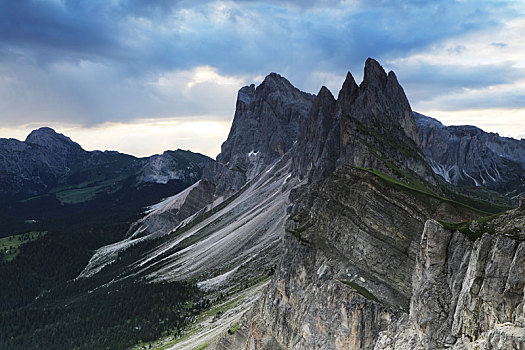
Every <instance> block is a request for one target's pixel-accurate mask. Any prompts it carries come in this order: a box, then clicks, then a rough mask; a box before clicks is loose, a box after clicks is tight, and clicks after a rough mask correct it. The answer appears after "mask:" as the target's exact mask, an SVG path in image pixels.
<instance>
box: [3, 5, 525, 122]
mask: <svg viewBox="0 0 525 350" xmlns="http://www.w3.org/2000/svg"><path fill="white" fill-rule="evenodd" d="M512 16H515V14H514V13H513V10H512V8H510V7H508V4H507V3H506V2H505V1H499V2H493V1H430V0H429V1H418V0H412V1H406V0H405V1H379V0H378V1H364V0H363V1H335V0H334V1H322V0H318V1H313V0H312V1H309V0H308V1H299V0H296V1H292V0H289V1H277V0H273V1H272V0H266V1H251V0H244V1H229V2H218V1H188V0H180V1H168V0H154V1H148V0H121V1H109V0H89V1H86V0H84V1H79V0H49V1H38V0H17V1H9V0H0V56H1V57H0V78H2V79H1V80H0V94H2V95H1V96H2V99H3V102H2V101H0V120H5V119H6V118H11V116H13V115H15V116H17V117H19V118H21V120H22V119H23V120H26V121H27V120H30V119H31V118H34V116H38V115H40V116H42V115H43V116H45V117H46V118H55V119H57V120H71V121H75V120H76V121H80V122H82V123H88V122H89V123H98V122H103V121H106V120H125V119H127V118H128V119H129V118H137V117H144V116H146V117H153V116H154V115H168V114H170V115H188V114H190V115H198V114H201V113H204V114H205V113H209V112H210V111H212V110H220V111H221V113H226V111H227V110H228V109H227V108H226V107H225V106H226V104H228V105H233V104H234V101H223V102H220V101H215V100H214V102H213V103H215V104H216V105H212V106H209V108H208V109H203V108H197V107H195V106H200V105H202V103H199V102H200V101H199V98H200V96H196V95H195V96H194V95H192V96H189V97H188V96H185V95H183V94H179V95H177V94H174V95H173V97H172V99H173V101H172V103H166V101H161V102H158V101H159V98H160V97H159V95H158V93H157V91H155V90H154V89H153V88H152V86H154V84H153V85H152V84H151V82H152V81H155V80H156V79H158V78H159V77H162V76H163V75H165V74H168V73H169V72H173V71H180V70H190V71H191V70H192V69H194V68H195V67H198V66H211V67H214V68H216V69H217V72H218V74H222V75H235V76H246V77H253V76H256V75H264V74H266V73H268V72H270V71H277V72H280V73H282V74H284V75H286V76H288V77H289V78H290V80H291V81H293V82H294V83H296V84H298V85H299V87H302V85H303V84H305V82H306V81H309V79H310V78H309V74H310V73H311V72H313V71H322V72H338V73H339V72H341V74H342V76H344V72H345V71H346V70H351V71H352V72H354V73H355V72H358V73H357V75H359V72H361V71H362V65H363V62H364V61H365V59H366V58H367V57H375V58H377V59H379V60H387V59H388V60H392V59H395V58H399V57H406V56H407V55H409V54H411V53H413V52H417V51H421V50H425V49H426V48H427V47H429V46H430V45H432V44H434V43H436V42H439V41H440V40H444V39H447V38H452V37H454V36H457V35H462V34H465V33H469V32H474V31H476V30H480V29H484V28H490V27H494V28H497V27H498V26H499V25H501V23H502V22H504V21H505V20H507V19H508V18H511V17H512ZM493 44H497V45H499V44H501V43H493ZM457 50H458V52H460V51H461V48H460V47H458V48H457ZM428 68H429V67H427V68H424V67H422V68H420V69H419V70H418V69H417V67H416V69H414V70H413V71H412V72H410V71H408V76H407V77H404V78H402V79H401V80H403V79H405V80H407V81H408V80H411V79H412V80H414V82H413V86H416V85H417V84H418V81H417V80H418V78H417V77H416V73H418V74H421V73H425V72H426V70H428ZM430 68H435V67H430ZM410 74H412V75H410ZM509 74H510V73H509ZM509 74H506V72H502V70H501V69H496V70H490V69H487V70H483V74H482V75H481V74H476V72H474V71H472V72H468V69H467V71H465V69H464V67H461V66H457V67H449V70H447V71H443V70H440V69H439V68H436V69H431V71H430V72H429V73H428V74H422V76H421V79H426V81H428V82H432V83H436V84H438V85H439V82H440V81H447V82H449V83H451V84H452V86H453V87H456V86H457V87H458V88H460V87H475V86H482V85H483V84H488V83H489V84H501V83H505V82H507V81H508V79H510V78H511V77H512V76H511V75H509ZM520 74H521V73H520ZM310 80H311V79H310ZM423 85H425V83H423ZM315 90H316V89H315ZM195 91H197V90H195ZM195 91H194V93H195ZM199 91H200V90H199ZM211 91H215V92H216V93H217V94H220V95H221V94H222V93H224V92H220V91H223V90H220V88H219V87H217V86H215V85H214V87H213V90H211ZM421 91H423V90H421ZM421 91H420V92H421ZM428 91H430V88H429V89H428ZM200 92H202V91H200ZM226 95H227V94H226ZM226 95H225V96H226ZM221 96H222V95H221ZM228 96H229V95H228ZM420 97H421V98H423V99H424V98H425V96H420ZM420 97H418V98H420ZM21 101H30V103H26V104H24V107H23V108H22V109H21V108H20V102H21ZM185 101H190V102H188V103H185ZM57 106H58V107H57ZM60 106H62V107H60ZM170 111H171V112H170ZM11 120H12V118H11Z"/></svg>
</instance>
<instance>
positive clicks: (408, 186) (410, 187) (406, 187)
mask: <svg viewBox="0 0 525 350" xmlns="http://www.w3.org/2000/svg"><path fill="white" fill-rule="evenodd" d="M354 168H356V169H359V170H364V171H366V172H369V173H371V174H374V175H376V176H377V177H379V178H381V179H382V180H384V181H385V182H386V183H387V184H390V185H391V186H393V187H394V188H396V189H398V190H401V191H403V192H405V193H408V194H411V195H415V196H418V195H419V199H422V197H420V195H423V196H427V197H431V198H435V199H438V200H440V201H444V202H448V203H451V204H453V205H455V206H460V207H463V208H465V209H469V210H472V211H474V212H476V213H478V214H482V215H491V214H492V213H490V212H486V211H483V210H480V209H477V208H474V207H471V206H469V205H467V204H464V203H461V202H458V201H455V200H452V199H449V198H445V197H442V196H440V195H438V194H436V193H435V192H433V191H432V190H430V189H429V188H428V187H426V186H425V185H423V184H422V183H420V182H417V181H415V180H412V181H411V182H409V183H404V182H402V181H400V180H397V179H395V178H393V177H391V176H389V175H387V174H385V173H383V172H381V171H379V170H376V169H367V168H361V167H356V166H354Z"/></svg>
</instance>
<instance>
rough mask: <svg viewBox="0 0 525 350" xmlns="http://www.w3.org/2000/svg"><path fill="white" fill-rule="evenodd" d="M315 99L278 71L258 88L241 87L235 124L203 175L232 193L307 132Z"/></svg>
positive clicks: (219, 190) (221, 190)
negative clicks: (309, 115) (306, 127)
mask: <svg viewBox="0 0 525 350" xmlns="http://www.w3.org/2000/svg"><path fill="white" fill-rule="evenodd" d="M313 99H314V96H313V95H310V94H307V93H305V92H302V91H300V90H299V89H297V88H295V87H294V86H293V85H292V84H290V82H289V81H288V80H286V79H285V78H283V77H282V76H280V75H279V74H276V73H271V74H269V75H268V76H267V77H266V78H265V79H264V81H263V82H262V83H261V84H260V85H259V86H257V88H255V86H254V85H253V84H252V85H250V86H245V87H243V88H241V89H240V90H239V93H238V97H237V104H236V110H235V116H234V119H233V124H232V127H231V130H230V133H229V135H228V139H227V140H226V141H225V142H224V143H223V145H222V147H221V153H220V154H219V155H218V156H217V160H216V162H215V163H214V164H213V165H212V166H210V167H208V168H207V169H206V171H205V175H204V178H205V179H206V180H207V181H209V182H211V183H213V184H215V186H216V187H217V190H218V193H220V194H221V195H222V194H225V193H227V194H232V193H233V192H235V191H238V190H239V189H240V188H241V187H242V186H244V185H245V184H246V182H248V181H249V180H251V179H253V178H254V177H255V176H256V175H257V174H258V173H259V172H260V171H261V170H262V169H263V168H265V167H266V166H268V165H269V164H271V163H272V162H273V161H275V160H276V159H277V158H279V157H281V156H283V155H284V154H285V153H286V152H288V151H289V150H290V149H291V148H292V146H293V145H294V144H295V143H296V141H297V140H298V138H299V136H300V135H301V134H304V130H301V128H304V126H305V125H306V122H307V117H308V113H309V110H310V107H311V105H312V101H313Z"/></svg>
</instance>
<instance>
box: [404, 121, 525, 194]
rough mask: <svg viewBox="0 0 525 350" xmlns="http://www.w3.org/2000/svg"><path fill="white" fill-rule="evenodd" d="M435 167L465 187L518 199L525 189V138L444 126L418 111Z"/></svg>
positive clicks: (422, 132)
mask: <svg viewBox="0 0 525 350" xmlns="http://www.w3.org/2000/svg"><path fill="white" fill-rule="evenodd" d="M414 117H415V120H416V124H417V126H418V128H419V130H420V134H421V144H422V146H423V150H424V152H425V155H426V156H427V158H428V160H429V163H430V166H431V167H432V170H433V171H434V172H435V173H436V174H438V175H440V176H441V177H442V178H443V179H444V180H445V181H447V182H448V183H451V184H454V185H460V186H461V187H471V188H477V189H478V190H482V189H483V190H492V191H495V192H498V193H500V194H502V195H505V196H507V197H509V198H513V199H514V200H515V202H516V203H517V199H518V198H519V196H520V195H521V194H523V193H525V177H524V176H523V174H525V140H523V139H522V140H515V139H512V138H508V137H501V136H499V135H498V134H495V133H488V132H484V131H483V130H481V129H479V128H477V127H475V126H470V125H465V126H444V125H443V124H441V123H440V122H439V121H437V120H436V119H433V118H430V117H427V116H424V115H422V114H419V113H414Z"/></svg>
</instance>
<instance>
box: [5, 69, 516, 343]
mask: <svg viewBox="0 0 525 350" xmlns="http://www.w3.org/2000/svg"><path fill="white" fill-rule="evenodd" d="M0 156H1V157H0V193H1V198H2V199H1V202H0V206H1V211H0V218H1V219H2V223H3V225H2V226H1V227H0V236H1V237H2V238H0V251H1V252H2V256H1V257H2V260H3V262H2V263H1V265H0V280H1V281H2V283H1V286H2V287H1V298H0V300H1V302H0V348H1V349H189V350H191V349H221V350H222V349H234V350H237V349H254V350H255V349H257V350H260V349H268V350H269V349H272V350H288V349H290V350H291V349H293V350H300V349H375V350H386V349H391V350H393V349H396V350H399V349H445V348H446V349H454V350H471V349H472V350H473V349H516V350H518V349H520V350H521V349H525V294H524V289H525V199H524V198H525V197H523V195H525V140H523V139H522V140H515V139H511V138H506V137H500V136H499V135H497V134H494V133H487V132H484V131H483V130H481V129H479V128H476V127H474V126H444V125H443V124H441V123H440V122H439V121H437V120H436V119H433V118H430V117H427V116H424V115H422V114H419V113H415V112H413V111H412V109H411V107H410V104H409V101H408V99H407V97H406V96H405V93H404V90H403V88H402V87H401V85H400V84H399V83H398V80H397V77H396V75H395V74H394V72H388V73H387V72H385V70H384V69H383V68H382V67H381V65H380V64H379V63H378V62H377V61H375V60H374V59H368V60H367V61H366V63H365V68H364V78H363V81H362V82H361V83H360V84H359V85H358V84H357V83H356V82H355V81H354V78H353V76H352V75H351V74H350V73H348V74H347V76H346V79H345V81H344V83H343V85H342V87H341V90H340V91H339V93H338V95H337V96H334V95H333V94H332V93H331V92H330V91H329V90H328V89H327V88H326V87H322V88H321V89H320V90H319V92H318V93H317V95H312V94H308V93H305V92H302V91H300V90H298V89H297V88H295V87H294V86H293V85H292V84H291V83H290V82H289V81H288V80H286V79H285V78H284V77H282V76H280V75H278V74H275V73H271V74H269V75H268V76H267V77H266V78H265V79H264V81H263V82H262V83H261V84H260V85H259V86H257V87H256V86H254V85H251V86H245V87H243V88H241V89H240V90H239V92H238V98H237V102H236V111H235V116H234V120H233V124H232V127H231V130H230V133H229V135H228V138H227V140H226V141H225V142H224V143H223V145H222V149H221V153H220V154H219V155H218V156H217V159H216V160H215V161H213V160H211V159H209V158H207V157H205V156H203V155H200V154H196V153H192V152H189V151H181V150H177V151H167V152H164V153H163V154H162V155H155V156H152V157H149V158H135V157H132V156H129V155H125V154H121V153H117V152H99V151H94V152H87V151H85V150H83V149H82V148H81V147H80V146H79V145H78V144H76V143H74V142H73V141H71V140H70V139H69V138H67V137H66V136H64V135H61V134H58V133H56V132H55V131H53V130H52V129H49V128H41V129H38V130H35V131H33V132H32V133H31V134H30V135H29V136H28V137H27V139H26V140H25V141H24V142H21V141H18V140H14V139H3V140H0Z"/></svg>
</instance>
